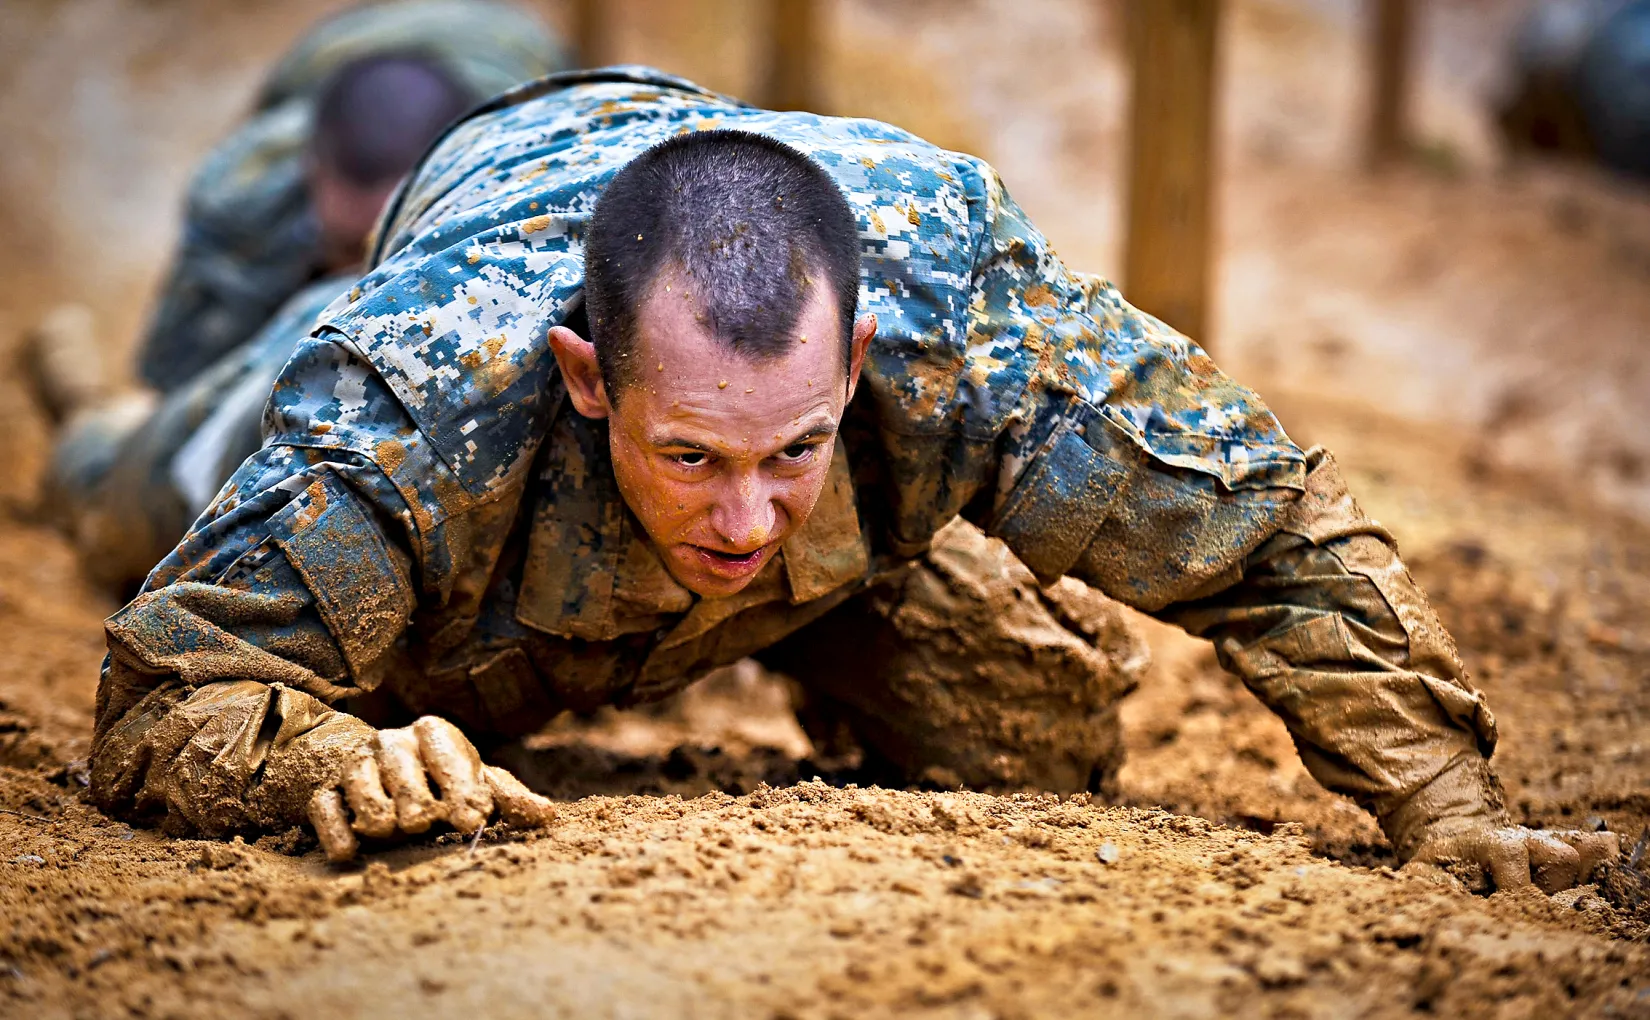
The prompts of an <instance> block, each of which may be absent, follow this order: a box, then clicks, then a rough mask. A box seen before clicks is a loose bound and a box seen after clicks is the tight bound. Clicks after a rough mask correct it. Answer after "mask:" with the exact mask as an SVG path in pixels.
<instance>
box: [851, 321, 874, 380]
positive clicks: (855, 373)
mask: <svg viewBox="0 0 1650 1020" xmlns="http://www.w3.org/2000/svg"><path fill="white" fill-rule="evenodd" d="M876 335H877V317H876V316H875V315H861V316H860V317H859V318H858V319H855V320H854V335H853V337H852V338H851V339H850V340H849V341H848V343H849V344H850V345H851V346H850V347H849V350H848V399H849V400H852V399H854V390H855V388H857V387H858V386H859V370H860V369H861V368H863V367H864V366H865V352H866V351H868V350H870V348H871V341H872V340H874V339H876Z"/></svg>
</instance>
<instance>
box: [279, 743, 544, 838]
mask: <svg viewBox="0 0 1650 1020" xmlns="http://www.w3.org/2000/svg"><path fill="white" fill-rule="evenodd" d="M432 786H434V787H435V788H436V789H437V790H439V791H440V796H439V797H437V796H436V795H435V794H434V793H432V792H431V789H430V788H431V787H432ZM495 810H496V811H497V813H498V814H499V815H500V816H501V817H502V818H503V819H504V820H505V821H507V822H509V823H510V824H511V825H516V826H522V827H527V828H537V827H540V826H544V825H548V824H550V822H551V821H553V820H554V819H555V817H556V809H555V807H554V806H553V805H552V804H551V803H550V801H548V800H546V799H545V798H543V797H540V796H539V795H538V794H536V793H533V792H532V791H531V790H529V789H527V787H525V786H523V785H522V784H521V781H520V780H518V779H517V778H516V777H515V776H513V775H511V774H510V773H509V772H507V771H505V770H504V769H501V768H497V767H494V766H491V765H483V764H482V763H481V755H480V754H479V753H477V751H476V749H475V745H473V744H471V743H470V741H469V738H467V737H465V736H464V734H463V732H462V731H460V730H459V728H458V727H457V726H454V725H453V724H452V723H450V722H448V721H447V720H445V719H442V718H440V717H438V716H433V715H426V716H423V717H421V718H420V719H418V721H416V722H414V723H413V724H412V725H411V726H406V727H402V728H401V729H394V730H379V731H378V733H377V735H376V737H375V738H374V739H373V740H372V741H371V742H370V743H369V744H365V745H363V746H362V747H361V748H360V749H359V750H358V751H357V752H356V753H355V755H354V756H353V757H352V758H350V759H349V761H347V762H346V763H345V765H344V769H343V773H342V774H341V775H340V777H339V779H338V782H337V784H336V785H334V786H329V787H324V788H322V789H319V790H316V791H315V793H314V794H313V795H312V796H311V797H310V801H309V820H310V824H311V825H313V826H315V834H316V836H318V837H319V838H320V840H321V846H322V848H323V849H324V850H326V853H327V859H328V860H330V861H333V862H334V863H340V862H343V861H348V860H350V859H352V858H353V857H354V856H355V855H356V852H357V851H358V850H359V848H360V844H359V841H358V840H357V839H356V836H357V834H359V835H362V836H369V837H371V838H373V839H388V838H390V837H392V836H396V835H415V834H417V833H420V832H425V831H427V830H428V829H429V828H430V826H431V825H433V824H435V823H436V822H446V823H447V824H449V825H451V826H452V827H453V828H454V829H457V830H458V831H459V832H474V831H475V830H477V829H479V828H480V827H481V826H483V825H485V824H486V823H487V820H488V819H489V818H491V817H493V814H494V812H495Z"/></svg>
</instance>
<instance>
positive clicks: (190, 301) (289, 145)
mask: <svg viewBox="0 0 1650 1020" xmlns="http://www.w3.org/2000/svg"><path fill="white" fill-rule="evenodd" d="M384 52H420V53H424V54H427V55H429V56H431V57H432V58H433V59H435V60H436V61H438V62H439V63H440V64H441V65H442V66H443V67H444V68H445V69H446V70H448V71H449V72H450V73H451V74H452V75H453V77H454V79H455V80H456V81H458V82H459V83H461V84H462V85H464V86H465V87H466V88H468V89H469V90H470V91H471V92H473V93H474V94H475V95H476V96H479V97H488V96H493V95H496V94H498V93H500V92H502V91H504V90H505V89H508V88H510V87H511V86H513V85H516V84H518V83H520V82H523V81H528V80H530V79H533V78H536V77H538V76H539V75H542V74H545V73H547V72H549V71H554V70H557V69H560V68H563V67H566V66H568V62H567V57H566V55H565V54H564V52H563V50H562V48H561V45H560V44H559V43H558V41H557V40H556V39H555V37H554V36H552V35H551V34H550V33H549V31H548V30H547V29H546V28H545V27H544V26H543V25H542V24H541V23H540V22H538V21H537V20H536V19H535V18H533V17H531V16H529V15H527V14H525V13H523V12H521V11H519V10H517V9H515V8H513V7H509V6H506V5H504V4H500V3H486V2H479V0H406V2H392V3H382V4H375V5H372V6H368V7H363V8H360V9H357V10H352V11H348V12H346V13H344V14H342V15H339V16H337V17H334V18H332V19H330V20H328V21H325V22H323V23H322V24H321V25H319V26H318V27H316V28H315V29H314V30H313V31H312V32H310V34H309V35H308V36H306V37H305V38H304V39H302V40H300V41H299V42H298V44H297V45H296V46H295V47H294V48H293V50H292V51H291V52H289V53H288V54H287V56H286V57H284V58H283V59H282V61H281V62H280V63H279V64H278V65H276V67H275V68H274V70H273V71H272V72H271V73H270V75H269V78H268V79H267V80H266V82H265V84H264V86H263V88H262V89H261V90H260V92H259V95H258V100H257V103H256V105H255V109H254V112H253V116H252V117H251V118H250V119H248V120H247V121H246V122H245V123H244V124H242V125H241V126H240V127H239V128H238V129H237V130H236V131H235V132H234V133H233V134H232V135H230V136H229V137H228V138H227V139H225V140H224V141H223V142H222V143H221V144H220V145H219V146H218V147H217V148H216V149H214V150H213V151H212V153H211V154H210V155H208V156H207V158H206V159H205V160H204V161H203V162H202V164H201V166H200V168H199V169H198V170H197V171H196V172H195V176H194V178H193V180H192V182H191V183H190V187H189V194H188V199H187V207H186V211H185V217H184V226H183V236H182V239H181V242H180V245H179V248H178V251H177V253H176V255H175V256H174V258H173V264H172V268H171V271H170V273H169V275H168V278H167V281H166V283H165V284H164V286H163V288H162V292H161V297H160V301H159V304H158V306H157V308H156V310H155V313H154V316H153V319H152V320H151V322H150V324H149V327H148V330H147V331H146V333H145V336H144V338H143V340H142V342H141V344H140V347H139V353H138V373H139V375H140V376H141V378H142V379H143V380H144V381H145V382H146V383H148V384H149V385H150V386H153V387H155V388H156V389H158V390H160V391H162V392H167V391H170V390H173V389H175V388H177V387H179V386H182V385H184V384H185V383H186V382H187V381H188V380H190V379H192V378H194V377H195V375H197V374H198V373H199V372H201V371H202V370H204V369H205V368H206V366H208V365H210V364H212V363H213V362H214V361H216V360H217V359H218V358H220V357H222V356H224V355H226V354H228V353H229V351H231V350H232V349H233V348H235V347H237V346H238V345H240V344H241V343H242V342H244V341H245V340H247V339H248V338H249V337H251V335H252V334H253V333H254V332H255V331H257V329H258V328H259V327H260V326H262V325H263V324H264V323H265V322H267V321H268V320H269V318H270V316H271V315H272V314H273V313H274V312H275V310H276V309H278V308H280V307H281V305H282V304H283V303H284V302H285V301H286V300H287V299H288V298H289V297H291V296H292V295H293V294H294V293H295V292H296V291H297V290H298V289H299V288H301V287H302V286H304V285H305V284H306V283H308V282H310V281H312V280H314V279H315V278H316V277H317V276H318V275H319V274H321V273H322V272H323V271H324V267H323V266H322V264H321V250H320V232H319V227H318V225H317V223H316V221H315V217H314V213H313V211H312V209H311V207H310V202H309V197H308V191H307V184H306V180H305V171H304V154H305V149H306V146H307V144H308V139H309V135H310V126H311V118H312V116H313V103H314V100H315V96H316V94H317V92H318V91H319V90H320V88H321V86H322V85H323V84H324V83H325V82H326V80H327V78H328V77H329V76H330V75H331V74H332V72H333V71H335V70H337V69H338V68H339V67H340V66H342V65H343V64H344V63H345V62H347V61H349V60H352V59H356V58H359V57H362V56H367V55H370V54H372V53H384Z"/></svg>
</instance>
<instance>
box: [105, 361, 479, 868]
mask: <svg viewBox="0 0 1650 1020" xmlns="http://www.w3.org/2000/svg"><path fill="white" fill-rule="evenodd" d="M266 428H267V430H268V432H269V433H270V440H269V442H268V443H266V445H265V446H264V448H263V449H261V450H260V451H259V452H258V453H257V454H256V455H254V456H253V457H251V458H249V459H248V460H247V461H246V463H245V464H243V465H242V466H241V468H240V470H239V471H237V472H236V473H235V475H234V477H232V478H231V479H230V481H229V482H228V483H227V484H226V485H225V487H224V489H223V491H222V492H220V493H219V495H218V497H217V499H216V500H214V502H213V503H212V505H211V506H210V507H208V509H207V510H206V512H205V513H204V514H203V515H202V516H201V518H200V520H199V521H197V522H196V523H195V525H194V527H193V528H192V529H191V531H190V533H189V534H188V535H187V536H186V537H185V538H184V540H183V542H182V543H181V544H180V545H179V546H178V548H177V549H176V550H175V551H174V552H173V553H172V554H171V555H170V556H169V557H168V558H167V559H166V560H165V561H163V562H162V563H161V564H160V565H159V566H158V567H156V568H155V571H154V573H153V574H151V575H150V578H149V581H148V583H147V585H146V586H145V591H144V592H143V593H142V594H140V595H139V596H138V597H137V598H136V599H135V600H133V602H132V603H130V604H129V605H128V606H126V607H125V608H123V609H122V610H121V611H120V612H118V613H116V614H115V615H114V616H113V617H111V618H110V620H109V622H108V624H107V634H108V645H109V657H108V659H107V660H106V664H105V668H104V674H103V678H102V682H101V684H100V687H99V692H98V707H97V726H96V733H95V737H94V745H93V751H92V793H93V796H94V797H95V798H96V800H97V802H98V803H99V805H100V806H102V807H103V808H104V809H105V810H108V811H110V812H112V813H115V814H119V815H122V816H125V817H131V818H142V819H146V820H158V821H161V822H162V823H163V824H165V825H166V826H167V827H168V828H170V829H172V830H173V831H179V832H200V833H205V834H212V835H222V834H227V833H230V832H250V831H258V830H269V829H278V828H283V827H287V826H291V825H295V824H299V823H300V822H301V821H302V820H303V813H304V806H305V803H306V800H307V797H308V795H309V793H310V792H311V790H313V788H314V787H315V785H316V784H317V783H318V782H322V781H326V780H329V779H331V778H332V777H333V774H334V772H335V771H336V769H337V767H338V764H339V762H340V761H341V759H342V756H343V755H345V754H347V753H348V752H349V751H350V750H352V749H353V748H354V747H355V746H358V744H359V743H360V741H362V740H364V739H367V738H368V737H369V736H370V734H371V730H370V728H369V727H367V726H366V724H365V723H363V722H361V721H360V720H357V719H355V718H353V717H351V716H349V715H346V714H344V713H342V712H339V711H335V710H334V709H332V708H331V707H330V706H332V705H333V704H334V703H336V702H338V701H340V700H341V699H344V698H347V697H350V696H352V695H355V694H358V693H361V692H363V691H370V690H372V689H373V688H374V687H376V686H377V685H378V682H379V680H380V679H381V678H382V676H383V674H384V671H385V670H386V668H387V667H388V664H389V662H390V658H391V656H390V654H389V653H390V652H391V650H392V647H393V646H394V645H395V644H396V642H397V640H398V639H399V638H400V636H401V634H402V632H403V631H404V630H405V628H406V625H407V622H408V620H409V619H410V617H411V614H412V612H413V610H414V609H415V607H417V606H420V605H423V606H424V607H426V608H429V609H431V610H432V611H440V610H441V609H443V608H446V609H448V610H453V611H455V612H456V613H457V614H458V615H462V614H463V612H464V607H463V605H459V606H457V608H456V610H454V606H453V604H454V603H455V602H456V603H462V602H463V601H464V598H465V593H464V592H459V593H456V594H455V591H454V588H455V586H457V585H459V584H460V581H461V579H462V578H463V577H465V576H468V575H467V574H466V573H465V570H464V569H462V568H469V567H474V568H476V569H477V570H478V571H479V572H480V573H481V574H486V573H488V572H489V570H490V564H489V563H487V562H485V557H484V556H482V555H478V554H477V553H476V550H474V549H473V548H471V547H470V546H469V545H468V544H467V543H468V540H469V537H470V536H471V535H472V534H474V533H475V532H476V531H477V530H482V529H472V528H470V527H469V526H468V525H469V524H470V523H471V521H470V518H469V515H470V513H471V511H473V510H474V509H475V507H474V503H473V501H467V500H466V499H464V498H463V497H462V490H461V489H460V488H459V487H458V486H457V485H456V484H455V483H454V482H453V476H452V472H451V471H450V470H449V469H447V468H446V467H445V465H444V464H442V463H441V462H440V458H438V457H436V456H434V454H433V453H432V451H431V449H430V446H429V444H428V443H427V442H426V441H425V440H424V439H423V438H422V436H421V434H420V433H419V431H418V429H417V428H416V426H414V425H413V423H412V422H411V420H410V419H409V418H408V417H407V415H406V412H405V410H404V409H403V408H402V406H401V404H400V403H399V401H397V400H396V398H395V397H394V396H393V395H392V394H391V393H390V392H389V390H388V389H387V388H386V387H385V386H384V384H383V383H382V382H381V381H380V380H379V378H378V377H377V375H376V374H375V373H374V372H373V371H372V370H371V368H370V367H369V366H368V364H367V363H366V361H365V360H364V359H363V358H361V357H360V356H359V354H358V353H356V352H355V351H354V350H352V349H351V348H350V347H349V346H347V345H346V344H345V343H343V342H341V341H340V338H339V337H338V336H337V335H336V334H331V333H323V334H322V337H321V338H311V339H308V340H306V341H304V342H303V343H302V344H300V345H299V347H298V349H297V351H296V352H295V353H294V355H293V358H292V360H291V361H290V362H289V363H288V365H287V367H286V369H285V370H284V371H283V374H282V376H281V379H280V381H279V382H278V383H277V384H276V389H275V394H274V397H273V398H272V402H271V409H270V412H269V421H268V422H267V423H266ZM455 565H457V566H455Z"/></svg>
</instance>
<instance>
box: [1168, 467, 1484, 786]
mask: <svg viewBox="0 0 1650 1020" xmlns="http://www.w3.org/2000/svg"><path fill="white" fill-rule="evenodd" d="M1309 463H1310V465H1311V472H1310V474H1309V476H1308V479H1307V487H1306V492H1305V493H1304V494H1303V495H1302V496H1301V498H1300V499H1299V500H1297V501H1296V502H1295V504H1294V505H1293V507H1291V509H1290V510H1289V512H1288V513H1286V514H1285V515H1284V516H1283V518H1282V520H1281V521H1280V524H1279V527H1278V530H1277V532H1276V533H1275V534H1274V535H1273V536H1272V537H1271V538H1269V539H1268V540H1267V541H1266V542H1265V543H1264V544H1262V545H1261V547H1260V548H1259V549H1257V550H1256V551H1255V552H1254V553H1253V554H1252V555H1250V556H1249V557H1248V559H1247V561H1246V562H1245V563H1244V567H1243V571H1242V576H1241V577H1240V578H1238V579H1237V580H1235V581H1234V582H1232V583H1230V584H1228V585H1226V586H1224V587H1220V588H1218V589H1217V590H1213V591H1211V592H1209V593H1207V594H1206V595H1204V597H1202V598H1200V599H1196V600H1192V601H1188V602H1185V603H1181V604H1177V605H1174V606H1171V607H1168V608H1167V609H1166V610H1165V611H1163V612H1162V613H1161V614H1159V615H1161V616H1163V617H1164V618H1165V619H1168V620H1170V621H1172V622H1174V623H1177V624H1179V625H1180V626H1182V627H1184V628H1185V629H1186V630H1188V631H1189V632H1191V633H1193V634H1197V635H1201V636H1206V637H1209V638H1210V639H1211V640H1213V641H1214V642H1215V649H1216V652H1217V654H1218V655H1219V657H1220V660H1221V662H1222V664H1223V665H1225V666H1226V667H1227V668H1228V669H1230V670H1232V671H1233V672H1234V673H1236V674H1238V676H1240V677H1241V678H1242V679H1243V682H1244V684H1245V685H1246V686H1248V687H1249V689H1250V690H1251V691H1253V692H1254V693H1255V694H1256V696H1257V697H1259V698H1260V699H1261V701H1263V702H1264V703H1265V704H1266V705H1267V707H1268V708H1270V709H1271V710H1272V711H1273V712H1275V713H1277V715H1278V716H1279V717H1280V718H1282V720H1283V721H1284V724H1285V725H1286V726H1288V728H1289V731H1290V733H1291V735H1292V736H1293V737H1294V739H1295V743H1296V746H1297V748H1299V750H1300V754H1301V759H1302V761H1303V762H1304V763H1305V765H1306V767H1307V768H1308V770H1309V771H1311V773H1312V775H1313V776H1314V778H1316V779H1317V780H1318V781H1319V782H1320V783H1322V784H1323V785H1324V786H1325V787H1327V788H1328V789H1330V790H1333V791H1335V792H1338V793H1343V794H1346V795H1348V796H1351V797H1353V798H1354V799H1356V800H1357V801H1358V802H1359V803H1360V804H1362V805H1363V806H1364V807H1366V808H1367V809H1369V810H1370V811H1372V812H1373V813H1375V814H1376V815H1377V817H1381V818H1386V817H1388V816H1389V815H1391V814H1392V813H1393V812H1394V811H1396V810H1397V809H1398V807H1399V805H1401V804H1404V803H1408V802H1410V801H1412V800H1413V798H1414V797H1416V796H1417V792H1418V791H1420V790H1422V789H1424V788H1428V787H1430V786H1431V785H1432V784H1434V783H1435V782H1436V781H1437V778H1438V777H1439V776H1440V775H1442V774H1444V773H1446V772H1448V771H1449V770H1451V769H1452V768H1455V767H1457V764H1458V763H1460V762H1463V761H1483V760H1484V759H1486V758H1488V757H1489V755H1490V754H1491V753H1492V752H1493V750H1494V747H1495V742H1496V726H1495V719H1494V716H1493V715H1492V714H1491V713H1490V710H1489V707H1488V706H1487V705H1486V704H1485V701H1484V698H1483V696H1482V695H1481V694H1480V693H1479V692H1478V691H1476V690H1474V689H1473V687H1472V686H1471V684H1470V683H1469V682H1468V681H1467V678H1466V673H1465V670H1464V669H1463V667H1462V665H1461V661H1460V659H1459V657H1458V656H1457V655H1456V652H1455V646H1454V643H1453V642H1452V641H1451V640H1450V637H1449V635H1448V634H1447V633H1446V632H1445V630H1444V628H1443V625H1442V624H1441V623H1439V621H1438V619H1437V617H1436V616H1435V615H1434V613H1433V611H1432V609H1431V607H1430V606H1429V605H1428V604H1427V601H1426V598H1425V597H1424V596H1423V595H1422V593H1421V591H1420V588H1419V587H1418V586H1416V584H1415V582H1414V581H1413V579H1411V578H1410V576H1409V573H1408V571H1407V570H1406V569H1405V568H1404V565H1403V563H1402V561H1401V560H1400V559H1399V558H1398V554H1397V550H1396V548H1395V546H1394V543H1393V541H1392V537H1391V536H1390V535H1389V534H1388V533H1387V532H1386V530H1385V529H1384V528H1382V527H1381V526H1380V525H1379V524H1377V523H1376V522H1375V521H1373V520H1370V519H1369V518H1368V517H1366V516H1365V515H1364V514H1363V512H1362V511H1361V510H1360V509H1359V508H1358V505H1357V503H1356V502H1355V501H1354V500H1353V499H1352V497H1351V496H1350V494H1348V492H1347V490H1346V486H1345V483H1344V482H1343V481H1342V479H1341V476H1340V473H1339V470H1338V469H1337V468H1336V466H1335V462H1334V459H1333V458H1332V457H1331V456H1329V454H1327V453H1326V452H1324V451H1322V450H1314V451H1312V452H1311V453H1310V454H1309ZM1414 803H1415V804H1416V805H1418V806H1417V807H1415V808H1413V809H1412V810H1414V811H1418V810H1421V808H1420V807H1419V805H1425V804H1427V803H1429V802H1428V801H1426V800H1425V799H1423V800H1420V801H1414Z"/></svg>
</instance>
